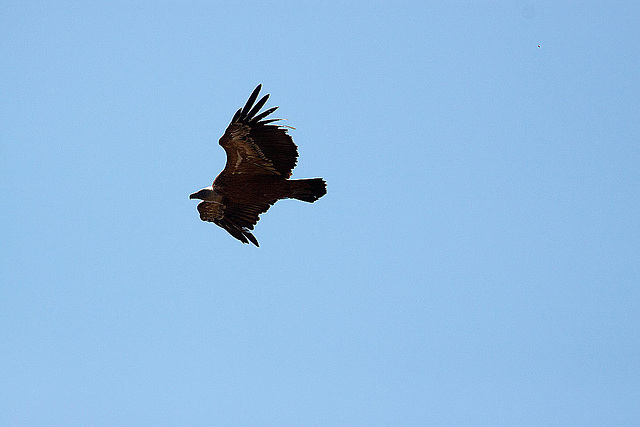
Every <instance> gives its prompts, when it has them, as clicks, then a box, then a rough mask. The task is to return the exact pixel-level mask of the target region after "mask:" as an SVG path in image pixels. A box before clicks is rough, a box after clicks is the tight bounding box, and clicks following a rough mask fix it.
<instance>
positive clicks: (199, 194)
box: [189, 187, 213, 200]
mask: <svg viewBox="0 0 640 427" xmlns="http://www.w3.org/2000/svg"><path fill="white" fill-rule="evenodd" d="M212 196H213V188H211V187H207V188H203V189H202V190H200V191H196V192H195V193H193V194H190V195H189V199H201V200H208V199H210V198H211V197H212Z"/></svg>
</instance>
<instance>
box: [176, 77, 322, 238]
mask: <svg viewBox="0 0 640 427" xmlns="http://www.w3.org/2000/svg"><path fill="white" fill-rule="evenodd" d="M261 88H262V85H261V84H259V85H258V87H256V88H255V89H254V91H253V92H252V93H251V96H249V99H248V100H247V103H246V104H245V105H244V107H242V108H240V109H238V111H236V113H235V114H234V116H233V119H231V123H230V124H229V126H228V127H227V130H226V131H225V132H224V135H222V137H221V138H220V140H219V143H220V145H221V146H222V148H224V151H225V152H226V153H227V163H226V165H225V167H224V169H223V170H222V172H220V174H219V175H218V176H217V177H216V179H215V180H214V181H213V184H212V185H211V186H209V187H206V188H203V189H202V190H200V191H197V192H195V193H193V194H191V195H190V196H189V199H201V200H202V202H200V203H199V204H198V212H200V219H201V220H203V221H209V222H213V223H214V224H216V225H218V226H220V227H222V228H224V229H225V230H227V232H228V233H229V234H231V235H232V236H233V237H235V238H236V239H238V240H240V241H241V242H242V243H249V242H251V243H253V244H254V245H256V246H259V245H258V240H257V239H256V238H255V237H254V236H253V234H251V231H250V230H253V227H254V226H255V225H256V223H257V222H258V220H259V219H260V218H259V215H260V214H263V213H265V212H266V211H267V210H268V209H269V208H270V207H271V205H273V204H274V203H275V202H277V201H278V200H280V199H297V200H302V201H305V202H309V203H313V202H315V201H316V200H318V199H319V198H320V197H322V196H324V195H325V194H326V193H327V184H326V182H325V181H324V180H323V179H322V178H311V179H289V177H291V171H292V170H293V168H294V167H295V166H296V162H297V159H298V147H297V146H296V144H294V143H293V139H291V136H290V135H289V134H288V133H287V128H286V127H284V126H281V125H277V124H273V123H274V122H277V121H279V120H281V119H267V117H268V116H269V115H270V114H271V113H273V112H274V111H275V110H276V109H277V108H278V107H272V108H269V109H267V110H265V111H263V112H260V109H261V108H262V107H263V106H264V104H265V103H266V102H267V99H268V98H269V95H268V94H267V95H265V96H263V97H262V98H260V100H259V101H258V102H256V99H257V98H258V94H259V93H260V89H261Z"/></svg>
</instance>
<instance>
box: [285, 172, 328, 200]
mask: <svg viewBox="0 0 640 427" xmlns="http://www.w3.org/2000/svg"><path fill="white" fill-rule="evenodd" d="M287 182H289V185H290V188H291V193H290V196H289V197H290V198H292V199H298V200H302V201H303V202H309V203H313V202H315V201H316V200H318V199H319V198H320V197H322V196H324V195H325V194H327V183H326V182H324V179H322V178H311V179H292V180H289V181H287Z"/></svg>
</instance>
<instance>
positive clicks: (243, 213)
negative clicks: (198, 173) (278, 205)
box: [198, 201, 275, 246]
mask: <svg viewBox="0 0 640 427" xmlns="http://www.w3.org/2000/svg"><path fill="white" fill-rule="evenodd" d="M274 202H275V201H274ZM272 204H273V203H258V204H251V205H247V204H243V205H239V204H231V205H225V204H223V203H218V202H208V201H203V202H200V203H199V204H198V212H200V219H201V220H203V221H209V222H213V223H215V224H216V225H218V226H220V227H222V228H224V229H225V230H227V232H228V233H229V234H231V235H232V236H233V237H235V238H236V239H238V240H240V241H241V242H242V243H249V241H251V243H253V244H254V245H256V246H260V245H259V244H258V240H257V239H256V238H255V237H254V236H253V234H251V232H250V231H249V230H253V227H254V226H255V225H256V223H257V222H258V221H259V220H260V217H259V215H260V214H262V213H264V212H266V211H267V210H269V208H270V207H271V205H272Z"/></svg>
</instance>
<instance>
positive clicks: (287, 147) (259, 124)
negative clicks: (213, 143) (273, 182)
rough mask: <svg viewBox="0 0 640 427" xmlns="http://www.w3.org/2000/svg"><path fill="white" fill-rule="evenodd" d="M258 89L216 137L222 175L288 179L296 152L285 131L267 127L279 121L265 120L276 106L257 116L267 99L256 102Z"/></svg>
mask: <svg viewBox="0 0 640 427" xmlns="http://www.w3.org/2000/svg"><path fill="white" fill-rule="evenodd" d="M261 88H262V85H258V86H257V87H256V88H255V90H254V91H253V93H251V96H250V97H249V99H248V100H247V103H246V104H245V106H244V107H243V108H240V109H238V111H236V113H235V115H234V116H233V119H231V123H230V124H229V126H228V127H227V130H226V131H225V133H224V135H223V136H222V137H221V138H220V145H221V146H222V148H224V150H225V151H226V153H227V164H226V166H225V168H224V170H223V173H225V174H232V175H235V174H249V175H251V174H253V175H280V176H282V177H284V178H289V177H290V176H291V171H292V170H293V168H294V167H295V166H296V162H297V159H298V149H297V147H296V145H295V144H294V143H293V139H291V136H290V135H289V134H287V128H285V127H282V126H278V125H275V124H271V123H273V122H276V121H278V120H280V119H266V117H267V116H269V115H270V114H271V113H273V112H274V111H275V110H276V109H277V108H278V107H272V108H269V109H267V110H265V111H263V112H262V113H260V109H261V108H262V107H263V106H264V104H265V103H266V102H267V99H268V98H269V95H268V94H267V95H265V96H263V97H262V98H261V99H260V100H259V101H258V102H256V99H257V98H258V94H259V93H260V89H261Z"/></svg>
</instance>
